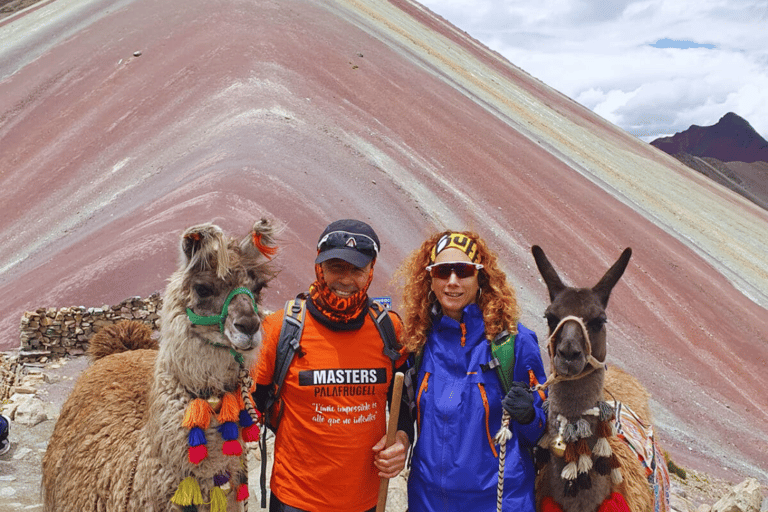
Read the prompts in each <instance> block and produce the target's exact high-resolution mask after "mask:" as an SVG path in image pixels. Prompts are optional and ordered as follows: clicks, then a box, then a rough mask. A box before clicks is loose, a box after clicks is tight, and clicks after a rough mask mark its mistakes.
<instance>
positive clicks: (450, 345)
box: [401, 232, 546, 512]
mask: <svg viewBox="0 0 768 512" xmlns="http://www.w3.org/2000/svg"><path fill="white" fill-rule="evenodd" d="M402 271H403V272H404V273H405V277H406V283H405V289H404V297H403V308H402V309H401V312H402V313H403V318H404V324H405V332H404V343H405V346H406V348H407V349H408V350H410V351H411V352H415V353H416V354H417V356H416V361H417V364H416V367H417V373H416V375H414V377H413V383H412V389H413V393H414V396H413V399H414V402H415V407H416V411H415V414H416V418H417V426H418V428H419V433H418V437H417V441H416V445H415V447H414V452H413V459H412V466H411V473H410V476H409V479H408V510H409V512H426V511H430V512H431V511H456V510H460V511H462V512H469V511H481V512H490V511H493V510H496V498H497V496H496V494H497V483H498V472H499V458H498V457H499V447H498V446H497V445H496V444H495V442H494V435H495V433H496V432H497V431H498V430H499V428H500V426H501V419H502V412H503V409H506V410H507V411H508V412H509V414H510V417H511V421H510V423H509V427H510V430H511V431H512V433H513V437H512V438H511V439H510V440H509V441H507V443H506V463H505V467H504V488H503V504H502V509H503V510H505V511H507V510H509V511H515V512H517V511H523V512H528V511H530V512H534V510H535V497H534V479H535V470H534V464H533V459H532V455H531V453H532V449H533V447H534V446H535V444H536V441H538V439H539V437H541V435H542V434H543V432H544V422H545V414H544V411H543V410H542V409H541V403H542V398H543V397H542V396H541V394H540V393H533V392H532V391H531V390H530V388H531V387H532V386H533V385H535V384H536V383H538V382H544V381H545V380H546V376H545V373H544V367H543V364H542V360H541V354H540V352H539V346H538V342H537V339H536V334H535V333H534V332H533V331H530V330H529V329H526V328H525V327H523V326H522V325H520V324H518V323H517V317H518V307H517V302H516V299H515V294H514V291H513V290H512V289H511V288H510V287H509V285H508V284H507V281H506V277H505V275H504V273H503V272H502V271H501V269H500V268H499V267H498V263H497V257H496V255H495V254H494V253H493V252H492V251H490V250H489V249H488V247H487V245H486V244H485V242H484V241H483V240H482V239H481V238H479V237H478V236H477V234H475V233H472V232H459V233H455V232H443V233H438V234H436V235H434V236H432V237H431V238H430V239H428V240H427V241H425V242H424V243H423V244H422V246H421V247H420V248H419V249H417V250H416V251H414V253H413V254H411V256H410V257H409V258H408V260H406V262H405V263H404V266H403V269H402ZM510 342H511V343H514V362H513V363H512V362H511V361H508V359H511V358H507V361H503V362H502V363H505V362H506V363H507V365H508V366H511V368H506V369H505V371H507V372H508V373H507V374H506V375H507V376H508V377H511V378H509V380H510V381H514V382H513V383H512V384H511V386H510V389H509V391H508V393H504V388H503V386H502V383H501V380H500V376H499V375H498V374H497V373H496V369H494V366H495V365H494V364H493V363H492V360H493V359H494V357H493V355H492V353H491V343H510ZM497 360H498V358H497Z"/></svg>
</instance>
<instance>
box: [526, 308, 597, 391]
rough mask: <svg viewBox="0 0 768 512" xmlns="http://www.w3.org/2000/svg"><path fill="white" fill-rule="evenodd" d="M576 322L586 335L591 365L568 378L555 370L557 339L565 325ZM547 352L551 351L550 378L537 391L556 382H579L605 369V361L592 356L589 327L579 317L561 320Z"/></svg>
mask: <svg viewBox="0 0 768 512" xmlns="http://www.w3.org/2000/svg"><path fill="white" fill-rule="evenodd" d="M570 321H573V322H576V323H577V324H579V327H581V331H582V333H583V334H584V341H585V342H586V345H587V346H586V349H585V352H586V354H587V363H588V364H589V366H588V367H586V368H585V369H584V370H583V371H582V372H581V373H579V374H578V375H573V376H570V377H569V376H566V375H560V374H559V373H558V372H557V368H555V337H556V336H557V333H558V332H560V329H562V328H563V325H565V323H566V322H570ZM547 350H548V351H549V377H548V378H547V381H546V382H545V383H544V384H539V385H537V386H536V390H537V391H538V390H542V389H546V388H547V387H549V386H551V385H552V384H555V383H556V382H561V381H564V380H578V379H581V378H583V377H586V376H587V375H589V374H590V373H592V372H593V371H595V370H596V369H598V368H605V361H598V360H597V359H595V357H594V356H593V355H592V341H591V340H590V339H589V331H588V330H587V326H586V325H584V320H582V319H581V318H579V317H577V316H573V315H568V316H566V317H565V318H563V319H562V320H560V323H558V324H557V327H555V329H554V330H553V331H552V334H550V336H549V339H547Z"/></svg>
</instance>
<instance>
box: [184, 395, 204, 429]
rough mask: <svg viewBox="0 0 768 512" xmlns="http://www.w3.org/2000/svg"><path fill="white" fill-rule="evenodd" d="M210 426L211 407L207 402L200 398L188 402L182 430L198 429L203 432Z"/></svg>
mask: <svg viewBox="0 0 768 512" xmlns="http://www.w3.org/2000/svg"><path fill="white" fill-rule="evenodd" d="M210 424H211V405H210V404H209V403H208V401H207V400H203V399H202V398H195V399H194V400H192V401H191V402H189V405H188V406H187V410H186V411H184V421H183V422H182V426H183V427H184V428H192V427H200V428H202V429H203V430H205V429H207V428H208V426H209V425H210Z"/></svg>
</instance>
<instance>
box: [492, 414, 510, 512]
mask: <svg viewBox="0 0 768 512" xmlns="http://www.w3.org/2000/svg"><path fill="white" fill-rule="evenodd" d="M510 439H512V431H511V430H510V429H509V413H508V412H507V411H506V409H505V410H504V414H502V415H501V428H500V429H499V431H498V432H497V433H496V437H494V439H493V440H494V442H495V443H496V444H498V445H499V483H498V484H497V485H496V512H501V502H502V500H503V499H504V466H505V460H506V458H507V441H509V440H510Z"/></svg>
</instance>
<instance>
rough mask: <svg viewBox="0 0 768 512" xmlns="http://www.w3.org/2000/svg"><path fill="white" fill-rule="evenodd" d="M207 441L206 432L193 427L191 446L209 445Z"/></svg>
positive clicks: (190, 437)
mask: <svg viewBox="0 0 768 512" xmlns="http://www.w3.org/2000/svg"><path fill="white" fill-rule="evenodd" d="M207 443H208V441H207V440H206V439H205V432H203V429H201V428H200V427H192V428H191V429H189V446H200V445H201V444H207Z"/></svg>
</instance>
